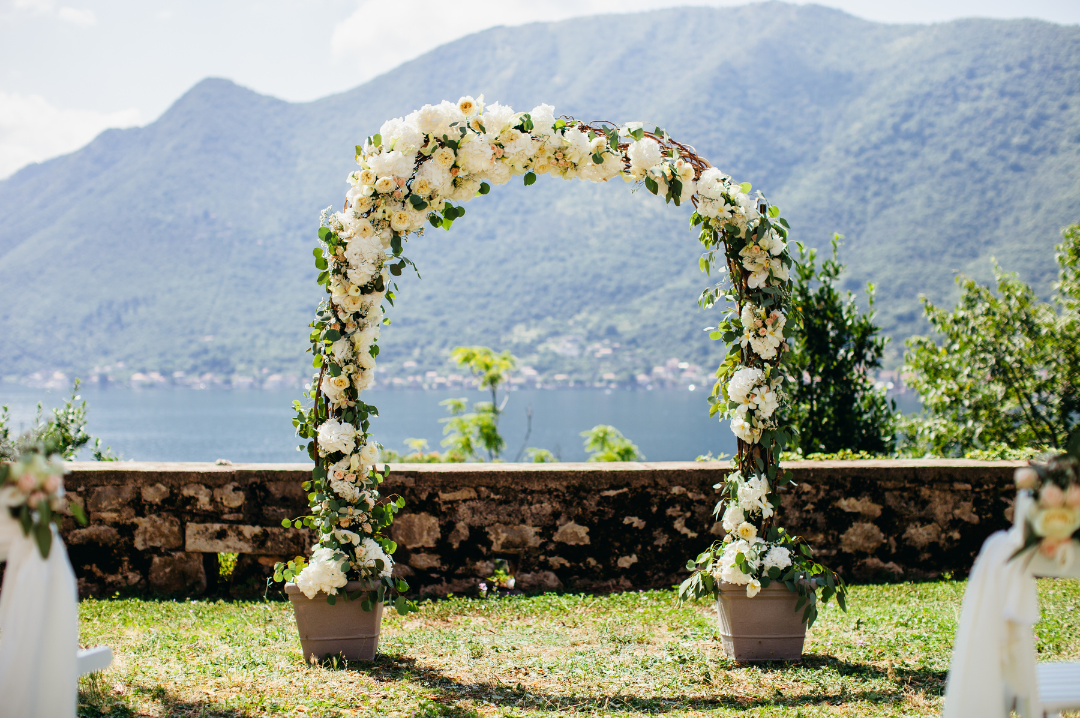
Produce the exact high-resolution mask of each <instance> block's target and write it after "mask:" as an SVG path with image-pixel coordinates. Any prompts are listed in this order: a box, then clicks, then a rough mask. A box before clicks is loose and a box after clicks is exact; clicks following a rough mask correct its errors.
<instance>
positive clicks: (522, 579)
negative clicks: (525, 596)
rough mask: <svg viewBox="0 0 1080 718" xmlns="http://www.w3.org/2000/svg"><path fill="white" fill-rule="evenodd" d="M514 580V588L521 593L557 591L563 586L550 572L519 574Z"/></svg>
mask: <svg viewBox="0 0 1080 718" xmlns="http://www.w3.org/2000/svg"><path fill="white" fill-rule="evenodd" d="M516 579H517V583H516V585H515V588H520V589H522V590H523V591H557V590H558V589H560V588H562V586H563V582H562V581H560V580H559V577H558V576H556V575H555V573H554V572H552V571H535V572H525V573H520V574H518V575H517V577H516Z"/></svg>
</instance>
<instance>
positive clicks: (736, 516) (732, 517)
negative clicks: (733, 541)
mask: <svg viewBox="0 0 1080 718" xmlns="http://www.w3.org/2000/svg"><path fill="white" fill-rule="evenodd" d="M745 520H746V514H744V513H743V510H742V509H741V508H739V505H738V504H736V503H730V504H728V507H727V509H725V510H724V518H723V526H724V531H727V532H728V533H733V532H734V531H735V529H737V528H739V524H741V523H742V522H743V521H745Z"/></svg>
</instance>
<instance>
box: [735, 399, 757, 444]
mask: <svg viewBox="0 0 1080 718" xmlns="http://www.w3.org/2000/svg"><path fill="white" fill-rule="evenodd" d="M731 431H732V433H734V434H735V436H737V437H739V438H740V439H742V440H743V441H745V442H746V443H748V444H756V443H757V440H758V439H760V438H761V429H760V428H755V427H753V426H751V424H750V422H749V421H747V418H746V407H745V406H740V407H739V408H738V409H736V410H735V413H734V414H733V415H732V417H731Z"/></svg>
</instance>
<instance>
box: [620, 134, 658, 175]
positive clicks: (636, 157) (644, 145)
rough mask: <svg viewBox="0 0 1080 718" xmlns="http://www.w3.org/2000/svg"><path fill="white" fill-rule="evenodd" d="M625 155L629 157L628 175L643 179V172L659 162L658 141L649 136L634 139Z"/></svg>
mask: <svg viewBox="0 0 1080 718" xmlns="http://www.w3.org/2000/svg"><path fill="white" fill-rule="evenodd" d="M626 156H627V157H629V158H630V175H631V176H632V177H633V178H634V179H644V178H645V174H646V173H647V172H648V171H649V170H650V169H652V168H653V167H655V166H656V164H657V163H658V162H660V159H661V157H662V155H661V152H660V143H659V142H657V141H656V140H654V139H653V138H651V137H645V138H642V139H640V140H636V141H634V142H631V143H630V147H629V148H627V150H626Z"/></svg>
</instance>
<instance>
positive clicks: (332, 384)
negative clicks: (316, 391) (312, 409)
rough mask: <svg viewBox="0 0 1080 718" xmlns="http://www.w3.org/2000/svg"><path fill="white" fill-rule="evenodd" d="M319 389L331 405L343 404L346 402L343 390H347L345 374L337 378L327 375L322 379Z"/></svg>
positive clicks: (347, 381)
mask: <svg viewBox="0 0 1080 718" xmlns="http://www.w3.org/2000/svg"><path fill="white" fill-rule="evenodd" d="M319 387H320V388H321V389H322V393H323V395H324V396H326V398H327V399H329V400H330V402H331V403H332V404H343V403H345V402H346V401H348V396H347V395H346V394H345V390H346V389H348V388H349V377H347V376H345V374H339V375H338V376H330V375H329V374H327V375H326V376H324V377H323V380H322V383H321V384H320V385H319Z"/></svg>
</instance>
